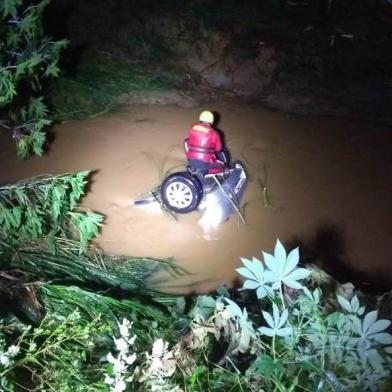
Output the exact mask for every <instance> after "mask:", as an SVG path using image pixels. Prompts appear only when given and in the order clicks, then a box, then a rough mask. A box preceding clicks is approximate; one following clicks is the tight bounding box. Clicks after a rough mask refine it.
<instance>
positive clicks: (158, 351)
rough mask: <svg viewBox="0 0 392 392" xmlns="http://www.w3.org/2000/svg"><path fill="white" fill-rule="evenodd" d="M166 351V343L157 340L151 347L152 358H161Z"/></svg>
mask: <svg viewBox="0 0 392 392" xmlns="http://www.w3.org/2000/svg"><path fill="white" fill-rule="evenodd" d="M166 349H167V343H165V342H164V341H163V339H158V340H156V341H155V342H154V345H153V346H152V355H153V356H154V357H162V356H163V355H164V354H165V351H166Z"/></svg>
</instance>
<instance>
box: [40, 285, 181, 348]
mask: <svg viewBox="0 0 392 392" xmlns="http://www.w3.org/2000/svg"><path fill="white" fill-rule="evenodd" d="M40 294H41V296H42V300H43V303H44V305H45V308H46V309H47V310H48V311H50V312H51V313H55V314H57V315H61V316H63V317H68V316H69V315H70V314H72V313H73V312H74V311H75V310H78V312H80V315H81V318H83V319H84V320H85V323H86V324H88V323H90V322H92V321H93V320H95V319H97V318H98V317H100V316H102V315H105V324H106V325H107V326H108V327H109V328H111V330H112V331H116V330H117V325H118V323H119V321H120V320H121V319H122V318H124V317H127V318H129V319H130V320H131V321H132V322H133V331H134V333H136V335H137V336H138V341H137V345H138V347H139V348H140V347H144V348H147V347H148V346H150V345H151V344H152V342H153V341H154V339H157V338H158V337H161V336H166V337H167V338H169V339H170V340H171V339H172V336H171V335H173V334H175V333H176V332H175V331H174V330H173V328H174V327H175V325H174V324H173V316H172V315H171V313H170V311H169V309H168V308H167V307H163V306H159V305H158V304H157V303H156V302H155V301H153V300H152V299H151V298H149V297H148V296H145V295H139V296H138V297H137V298H135V296H132V297H129V298H123V299H116V298H114V297H110V296H109V295H104V294H99V293H95V292H92V291H89V290H84V289H81V288H79V287H77V286H63V285H53V284H46V285H44V286H43V287H42V288H41V290H40ZM157 296H158V294H157ZM154 299H155V298H154Z"/></svg>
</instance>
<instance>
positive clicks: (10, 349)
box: [8, 345, 19, 358]
mask: <svg viewBox="0 0 392 392" xmlns="http://www.w3.org/2000/svg"><path fill="white" fill-rule="evenodd" d="M18 352H19V347H18V346H14V345H12V346H9V347H8V354H9V356H10V357H11V358H12V357H14V356H15V355H17V354H18Z"/></svg>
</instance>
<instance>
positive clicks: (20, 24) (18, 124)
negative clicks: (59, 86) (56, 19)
mask: <svg viewBox="0 0 392 392" xmlns="http://www.w3.org/2000/svg"><path fill="white" fill-rule="evenodd" d="M48 4H49V0H42V1H38V2H32V1H24V0H4V1H2V2H1V3H0V114H1V113H2V114H3V115H4V116H6V119H4V120H2V121H0V125H2V126H3V127H5V128H6V129H7V130H9V132H10V133H11V135H12V137H13V138H14V139H15V141H16V143H17V149H18V154H19V156H20V157H22V158H25V157H27V156H28V155H29V154H30V153H34V154H37V155H41V154H42V152H43V144H44V141H45V134H44V132H43V130H44V128H45V127H46V126H47V125H49V124H50V120H49V116H48V111H47V107H46V105H45V104H44V102H43V97H42V95H41V90H42V84H41V83H42V81H43V80H44V79H46V78H50V77H56V76H58V74H59V71H60V70H59V68H58V67H57V63H58V60H59V56H60V52H61V50H62V49H63V48H64V47H65V45H66V41H64V40H62V41H53V40H51V39H50V38H48V37H45V36H44V33H43V29H42V13H43V11H44V8H45V7H46V6H47V5H48Z"/></svg>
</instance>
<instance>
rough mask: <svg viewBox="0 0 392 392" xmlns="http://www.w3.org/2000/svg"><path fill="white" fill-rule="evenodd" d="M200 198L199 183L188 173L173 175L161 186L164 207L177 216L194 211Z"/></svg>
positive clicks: (201, 191) (200, 189) (201, 190)
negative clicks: (177, 214)
mask: <svg viewBox="0 0 392 392" xmlns="http://www.w3.org/2000/svg"><path fill="white" fill-rule="evenodd" d="M202 198H203V187H202V185H201V183H200V181H199V180H198V179H197V178H196V177H194V176H192V175H191V174H190V173H188V172H178V173H173V174H171V175H170V176H169V177H167V178H165V180H164V181H163V183H162V185H161V199H162V203H163V205H164V207H165V208H167V209H169V210H171V211H174V212H177V213H179V214H186V213H188V212H191V211H193V210H195V209H196V208H197V207H198V205H199V203H200V201H201V199H202Z"/></svg>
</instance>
